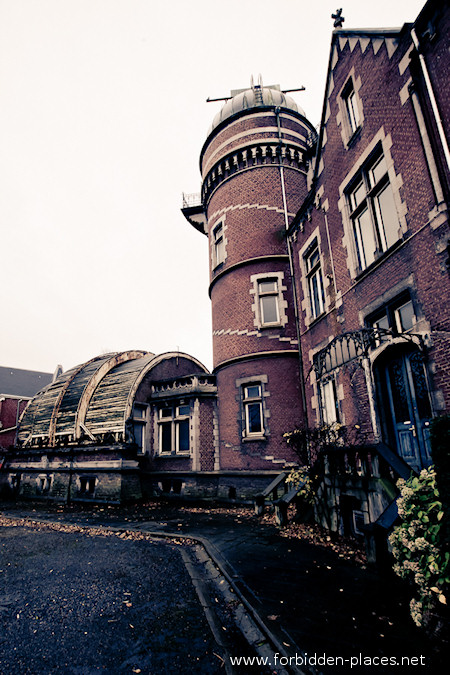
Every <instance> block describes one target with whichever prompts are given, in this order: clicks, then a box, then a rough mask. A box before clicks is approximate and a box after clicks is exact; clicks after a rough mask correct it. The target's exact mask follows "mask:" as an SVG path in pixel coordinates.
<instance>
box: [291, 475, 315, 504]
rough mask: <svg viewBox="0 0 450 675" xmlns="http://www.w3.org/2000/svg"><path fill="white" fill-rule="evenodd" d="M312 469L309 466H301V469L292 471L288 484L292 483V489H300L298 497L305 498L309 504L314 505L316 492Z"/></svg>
mask: <svg viewBox="0 0 450 675" xmlns="http://www.w3.org/2000/svg"><path fill="white" fill-rule="evenodd" d="M310 471H311V468H310V467H309V466H301V467H300V468H299V469H291V472H290V473H289V476H288V477H287V478H286V483H290V484H291V485H292V487H297V488H299V491H298V495H299V496H300V497H303V499H304V500H305V502H306V503H307V504H314V500H315V497H316V490H315V488H314V484H313V481H312V478H311V474H310Z"/></svg>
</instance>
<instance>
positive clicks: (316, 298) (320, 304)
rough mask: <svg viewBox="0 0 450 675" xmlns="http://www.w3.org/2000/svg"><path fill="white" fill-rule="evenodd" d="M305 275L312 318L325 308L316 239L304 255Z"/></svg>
mask: <svg viewBox="0 0 450 675" xmlns="http://www.w3.org/2000/svg"><path fill="white" fill-rule="evenodd" d="M305 267H306V275H307V278H308V291H309V304H310V310H311V316H312V317H313V319H315V318H316V317H318V316H319V315H320V314H322V312H323V311H324V309H325V294H324V290H323V277H322V268H321V264H320V253H319V246H318V244H317V241H315V242H314V243H313V245H312V246H311V248H310V250H309V251H308V253H307V254H306V255H305Z"/></svg>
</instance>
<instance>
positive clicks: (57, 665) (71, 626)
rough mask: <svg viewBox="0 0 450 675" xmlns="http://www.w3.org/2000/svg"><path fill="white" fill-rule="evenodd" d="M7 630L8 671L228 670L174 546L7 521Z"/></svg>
mask: <svg viewBox="0 0 450 675" xmlns="http://www.w3.org/2000/svg"><path fill="white" fill-rule="evenodd" d="M74 529H75V528H74ZM0 627H1V632H0V673H1V675H16V674H17V675H25V674H30V675H31V674H32V675H46V674H50V673H51V674H53V673H65V674H67V675H91V674H93V673H99V672H103V673H108V674H114V673H130V674H131V673H142V674H143V675H147V674H153V673H186V674H189V673H202V674H203V673H205V674H208V673H224V668H223V662H222V661H221V659H220V654H219V653H218V652H219V650H218V649H217V644H216V643H215V641H214V638H213V636H212V634H211V631H210V629H209V626H208V623H207V621H206V618H205V615H204V613H203V611H202V608H201V606H200V602H199V600H198V597H197V595H196V592H195V590H194V587H193V585H192V582H191V578H190V577H189V575H188V573H187V571H186V568H185V565H184V563H183V560H182V557H181V555H180V547H179V546H177V545H175V544H169V543H165V542H155V541H150V540H146V539H137V540H133V539H132V540H130V539H124V538H120V537H118V536H115V535H110V536H107V535H103V536H101V535H96V536H92V535H90V534H89V533H87V532H80V531H74V532H58V531H48V530H45V529H44V530H41V531H38V530H34V529H30V528H24V527H0Z"/></svg>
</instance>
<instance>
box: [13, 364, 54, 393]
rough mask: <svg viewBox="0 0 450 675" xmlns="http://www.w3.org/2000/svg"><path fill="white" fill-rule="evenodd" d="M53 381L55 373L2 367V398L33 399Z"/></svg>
mask: <svg viewBox="0 0 450 675" xmlns="http://www.w3.org/2000/svg"><path fill="white" fill-rule="evenodd" d="M52 379H53V373H41V372H38V371H36V370H22V369H21V368H8V367H5V366H0V396H19V397H21V396H23V397H24V398H32V397H33V396H34V395H35V394H37V393H38V391H40V390H41V389H42V388H43V387H46V386H47V385H48V384H50V382H51V381H52Z"/></svg>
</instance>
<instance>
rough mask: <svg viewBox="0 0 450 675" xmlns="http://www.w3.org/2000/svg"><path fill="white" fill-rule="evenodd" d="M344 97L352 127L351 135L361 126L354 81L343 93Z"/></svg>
mask: <svg viewBox="0 0 450 675" xmlns="http://www.w3.org/2000/svg"><path fill="white" fill-rule="evenodd" d="M342 99H343V101H344V104H345V112H346V114H347V122H348V125H349V128H350V132H351V135H353V134H354V133H355V131H356V130H357V129H358V128H359V127H360V126H361V122H360V117H359V110H358V103H357V99H356V93H355V89H354V87H353V81H352V80H350V82H349V83H348V84H347V86H346V87H345V89H344V91H343V93H342Z"/></svg>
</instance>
